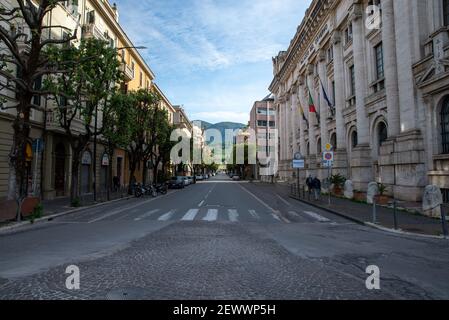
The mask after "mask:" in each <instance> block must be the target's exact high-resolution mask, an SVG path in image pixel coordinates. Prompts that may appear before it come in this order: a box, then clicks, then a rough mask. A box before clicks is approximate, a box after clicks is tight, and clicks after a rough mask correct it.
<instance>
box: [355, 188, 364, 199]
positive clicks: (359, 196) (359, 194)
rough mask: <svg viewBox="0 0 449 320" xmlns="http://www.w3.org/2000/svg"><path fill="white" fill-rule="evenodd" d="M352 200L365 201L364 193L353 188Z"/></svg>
mask: <svg viewBox="0 0 449 320" xmlns="http://www.w3.org/2000/svg"><path fill="white" fill-rule="evenodd" d="M354 200H355V201H366V195H365V193H364V192H363V191H359V190H354Z"/></svg>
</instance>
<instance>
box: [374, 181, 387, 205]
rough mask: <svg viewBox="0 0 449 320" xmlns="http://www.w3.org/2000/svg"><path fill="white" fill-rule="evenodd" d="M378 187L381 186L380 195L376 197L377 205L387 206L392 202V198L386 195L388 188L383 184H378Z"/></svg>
mask: <svg viewBox="0 0 449 320" xmlns="http://www.w3.org/2000/svg"><path fill="white" fill-rule="evenodd" d="M377 185H378V186H379V194H378V195H377V196H376V202H377V204H380V205H382V206H384V205H387V204H388V202H389V201H390V197H389V196H387V195H385V192H386V191H387V190H388V187H387V186H386V185H384V184H383V183H378V184H377Z"/></svg>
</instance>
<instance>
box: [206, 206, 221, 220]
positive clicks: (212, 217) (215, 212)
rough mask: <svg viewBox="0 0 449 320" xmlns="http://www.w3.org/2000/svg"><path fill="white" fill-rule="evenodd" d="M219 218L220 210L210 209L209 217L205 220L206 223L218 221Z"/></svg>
mask: <svg viewBox="0 0 449 320" xmlns="http://www.w3.org/2000/svg"><path fill="white" fill-rule="evenodd" d="M217 218H218V210H217V209H209V210H207V215H206V216H205V217H204V218H203V220H204V221H216V220H217Z"/></svg>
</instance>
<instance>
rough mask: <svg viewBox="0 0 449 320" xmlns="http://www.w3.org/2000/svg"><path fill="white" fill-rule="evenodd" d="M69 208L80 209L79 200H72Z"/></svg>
mask: <svg viewBox="0 0 449 320" xmlns="http://www.w3.org/2000/svg"><path fill="white" fill-rule="evenodd" d="M71 206H72V207H73V208H79V207H81V200H80V198H78V197H77V198H75V199H73V200H72V202H71Z"/></svg>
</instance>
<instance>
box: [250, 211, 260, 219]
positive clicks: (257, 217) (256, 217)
mask: <svg viewBox="0 0 449 320" xmlns="http://www.w3.org/2000/svg"><path fill="white" fill-rule="evenodd" d="M248 212H249V214H250V215H251V216H253V218H255V219H260V217H259V215H258V214H257V212H256V210H248Z"/></svg>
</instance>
